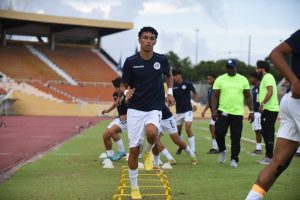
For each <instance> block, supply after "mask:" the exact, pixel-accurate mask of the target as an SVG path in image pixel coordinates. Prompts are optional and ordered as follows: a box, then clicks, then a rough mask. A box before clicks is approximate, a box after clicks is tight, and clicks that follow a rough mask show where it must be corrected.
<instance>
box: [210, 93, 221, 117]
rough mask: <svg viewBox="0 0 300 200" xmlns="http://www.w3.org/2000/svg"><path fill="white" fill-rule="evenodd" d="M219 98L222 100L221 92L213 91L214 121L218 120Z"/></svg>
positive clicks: (212, 109)
mask: <svg viewBox="0 0 300 200" xmlns="http://www.w3.org/2000/svg"><path fill="white" fill-rule="evenodd" d="M219 98H220V90H216V89H214V90H213V95H212V98H211V114H212V118H213V120H215V121H216V120H217V118H218V113H217V107H218V103H219Z"/></svg>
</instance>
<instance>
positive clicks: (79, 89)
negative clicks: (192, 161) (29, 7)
mask: <svg viewBox="0 0 300 200" xmlns="http://www.w3.org/2000/svg"><path fill="white" fill-rule="evenodd" d="M132 28H133V24H132V23H129V22H119V21H106V20H105V21H104V20H91V19H79V18H69V17H60V16H51V15H42V14H32V13H24V12H15V11H6V10H1V11H0V33H1V39H0V45H1V47H0V74H1V75H2V76H3V77H4V78H3V79H2V81H1V83H0V92H1V95H2V96H3V98H6V99H15V100H16V101H15V103H14V104H12V107H11V108H9V110H10V112H6V113H8V114H21V115H76V116H96V115H97V114H98V113H99V111H100V109H101V108H102V107H103V106H107V104H108V103H110V102H111V100H112V93H113V87H112V84H111V80H112V79H113V78H115V77H117V76H118V75H120V72H119V71H118V70H117V65H118V63H117V62H116V61H115V60H114V59H113V58H112V57H111V56H110V55H109V54H108V53H107V52H106V51H105V50H104V49H102V48H101V38H102V37H103V36H107V35H111V34H114V33H119V32H121V31H126V30H130V29H132ZM20 36H22V37H20ZM24 38H25V40H24ZM112 114H114V113H112Z"/></svg>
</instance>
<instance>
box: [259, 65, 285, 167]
mask: <svg viewBox="0 0 300 200" xmlns="http://www.w3.org/2000/svg"><path fill="white" fill-rule="evenodd" d="M269 71H270V65H269V63H267V62H266V61H262V60H259V61H257V62H256V73H258V74H259V75H260V76H261V77H262V80H261V82H260V85H259V102H260V107H259V112H261V113H262V114H261V132H262V136H263V138H264V141H265V145H266V156H265V157H264V158H263V159H261V160H259V161H258V163H259V164H262V165H267V164H269V163H270V162H271V159H272V157H273V150H274V138H275V123H276V119H277V115H278V111H279V103H278V96H277V86H276V81H275V79H274V77H273V75H272V74H270V73H269Z"/></svg>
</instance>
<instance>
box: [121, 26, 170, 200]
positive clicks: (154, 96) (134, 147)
mask: <svg viewBox="0 0 300 200" xmlns="http://www.w3.org/2000/svg"><path fill="white" fill-rule="evenodd" d="M157 35H158V33H157V31H156V30H155V29H154V28H152V27H143V28H142V29H141V30H140V32H139V34H138V37H139V43H140V52H138V53H137V54H135V55H133V56H131V57H128V58H127V59H126V60H125V63H124V66H123V75H122V82H123V84H124V85H125V87H126V88H127V90H126V91H125V92H124V93H125V95H126V98H127V99H129V101H128V112H127V128H128V140H129V148H130V152H129V158H128V167H129V178H130V184H131V198H132V199H141V198H142V197H141V195H140V191H139V187H138V183H137V176H138V156H139V151H140V145H141V144H142V143H143V141H144V135H146V138H147V146H146V147H144V152H145V153H144V166H145V170H146V171H149V170H151V169H152V168H153V158H152V153H151V150H152V148H153V146H154V145H155V141H156V138H157V136H158V128H159V126H160V121H161V116H162V113H161V110H162V107H163V105H164V104H165V92H164V85H163V79H162V75H165V78H166V82H167V86H168V95H167V102H168V104H169V105H173V104H174V103H175V102H174V98H173V90H172V88H173V76H172V73H171V71H170V66H169V62H168V59H167V57H166V56H165V55H162V54H158V53H155V52H153V47H154V45H155V44H156V39H157Z"/></svg>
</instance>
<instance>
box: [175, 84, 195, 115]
mask: <svg viewBox="0 0 300 200" xmlns="http://www.w3.org/2000/svg"><path fill="white" fill-rule="evenodd" d="M191 92H193V93H194V94H195V93H196V89H195V87H194V86H193V84H192V83H191V82H189V81H185V80H184V81H182V83H181V84H178V83H174V85H173V96H174V98H175V101H176V113H185V112H187V111H191V110H193V109H192V104H191Z"/></svg>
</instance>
